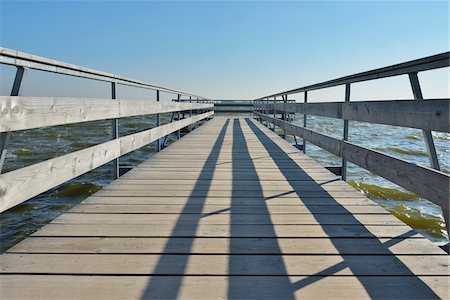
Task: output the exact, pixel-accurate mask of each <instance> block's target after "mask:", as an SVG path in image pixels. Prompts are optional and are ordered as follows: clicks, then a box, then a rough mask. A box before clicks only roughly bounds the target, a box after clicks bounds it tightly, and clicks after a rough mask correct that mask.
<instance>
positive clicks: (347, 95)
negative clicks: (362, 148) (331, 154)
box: [341, 83, 350, 181]
mask: <svg viewBox="0 0 450 300" xmlns="http://www.w3.org/2000/svg"><path fill="white" fill-rule="evenodd" d="M345 102H350V83H347V84H346V85H345ZM343 140H344V141H348V120H345V119H344V139H343ZM341 174H342V175H341V176H342V180H344V181H346V180H347V159H345V158H344V157H342V170H341Z"/></svg>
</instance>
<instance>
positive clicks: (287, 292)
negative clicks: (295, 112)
mask: <svg viewBox="0 0 450 300" xmlns="http://www.w3.org/2000/svg"><path fill="white" fill-rule="evenodd" d="M232 158H233V159H232V163H233V165H232V166H233V168H232V170H233V171H232V175H233V190H232V197H231V211H230V234H231V239H230V252H233V251H234V250H235V249H239V248H240V247H241V243H240V239H239V238H238V237H242V236H245V237H253V236H254V234H255V232H254V227H252V226H241V225H239V220H242V218H240V217H242V215H241V216H239V212H238V210H239V207H238V205H239V204H237V202H236V201H237V200H238V197H239V196H238V194H239V193H238V192H239V185H238V183H239V182H241V181H243V180H245V179H246V178H249V177H251V178H253V180H255V181H256V185H255V188H254V189H253V190H252V191H251V194H252V197H255V198H257V199H258V200H259V201H258V200H256V201H258V202H256V203H255V205H257V206H258V208H259V210H258V217H259V219H258V220H259V221H260V222H261V223H264V224H269V225H270V224H272V221H271V217H270V213H269V209H268V207H267V202H266V201H265V199H264V194H263V189H262V186H261V184H260V182H259V177H258V174H257V172H256V168H255V166H254V164H253V159H252V158H251V157H250V152H249V150H248V147H247V141H246V139H245V136H244V133H243V131H242V128H241V124H240V120H239V119H234V123H233V145H232ZM242 165H245V166H246V167H247V168H246V169H245V173H246V174H245V176H244V174H243V170H242V169H240V168H238V166H242ZM247 180H248V179H247ZM265 234H267V236H271V237H275V236H276V233H275V228H274V227H273V226H265ZM258 246H260V247H264V249H261V250H262V251H257V252H264V250H265V251H267V250H268V249H270V250H271V259H270V263H268V262H267V261H266V260H265V259H264V257H263V256H258V255H248V256H247V255H233V254H230V256H229V260H228V274H229V277H228V295H227V297H228V299H294V295H293V292H292V287H291V283H290V281H289V277H288V276H287V270H286V266H285V264H284V261H283V258H282V256H281V249H280V247H279V245H278V241H277V239H276V238H268V239H267V243H263V244H260V245H258ZM258 246H256V245H255V247H258ZM275 269H276V272H277V274H280V275H278V276H273V277H271V284H267V280H259V281H256V280H255V281H251V284H248V281H246V280H243V278H242V277H241V276H235V275H243V274H244V275H259V274H260V273H264V271H263V272H262V270H275ZM274 286H276V288H274Z"/></svg>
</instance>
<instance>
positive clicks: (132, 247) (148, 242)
mask: <svg viewBox="0 0 450 300" xmlns="http://www.w3.org/2000/svg"><path fill="white" fill-rule="evenodd" d="M169 240H170V241H171V243H173V244H172V245H173V247H172V248H171V250H170V253H172V254H176V253H178V254H185V253H184V252H185V250H184V249H186V247H188V246H189V245H190V244H191V243H192V248H191V250H190V254H267V255H269V254H275V255H279V254H280V253H281V254H316V253H317V252H318V251H317V249H321V250H320V253H321V254H322V255H326V254H333V255H351V254H378V255H381V254H384V255H391V254H395V255H398V254H424V255H427V254H435V255H447V253H446V252H445V251H444V250H442V249H440V248H438V247H435V246H434V245H433V244H432V243H431V242H430V241H429V240H427V239H425V238H419V237H417V238H411V237H408V238H394V239H379V240H378V239H374V238H360V239H354V238H340V239H335V240H332V239H328V238H314V239H313V238H284V239H278V240H277V241H276V242H274V240H273V239H268V238H238V239H234V240H233V241H232V242H231V239H230V238H196V239H195V240H193V241H192V240H191V239H188V238H173V239H171V238H96V237H91V238H62V237H58V238H55V237H32V238H28V239H26V240H24V241H22V242H20V243H19V244H17V245H15V246H14V247H12V248H10V249H9V250H8V251H7V252H8V253H60V254H64V253H86V254H89V253H90V254H96V253H97V254H109V253H116V254H119V253H123V254H127V253H141V254H163V253H165V246H166V244H167V242H168V241H169ZM333 243H338V244H339V249H336V247H335V246H334V245H333Z"/></svg>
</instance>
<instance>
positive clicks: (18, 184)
mask: <svg viewBox="0 0 450 300" xmlns="http://www.w3.org/2000/svg"><path fill="white" fill-rule="evenodd" d="M213 113H214V112H207V113H204V114H200V115H197V116H193V117H190V118H186V119H183V120H180V121H176V122H173V123H169V124H166V125H162V126H160V127H156V128H152V129H149V130H145V131H142V132H138V133H135V134H131V135H128V136H124V137H121V138H118V139H115V140H112V141H108V142H105V143H102V144H99V145H96V146H92V147H89V148H86V149H83V150H79V151H76V152H73V153H70V154H66V155H63V156H60V157H57V158H53V159H50V160H47V161H43V162H40V163H36V164H34V165H31V166H28V167H25V168H21V169H18V170H14V171H11V172H8V173H6V174H2V175H0V211H5V210H7V209H9V208H11V207H13V206H15V205H17V204H19V203H22V202H24V201H26V200H28V199H30V198H31V197H33V196H36V195H38V194H40V193H42V192H45V191H47V190H49V189H51V188H53V187H55V186H58V185H59V184H61V183H64V182H66V181H68V180H70V179H72V178H75V177H77V176H80V175H81V174H84V173H86V172H88V171H90V170H93V169H95V168H97V167H99V166H101V165H103V164H105V163H107V162H109V161H111V160H113V159H115V158H117V157H120V156H121V155H124V154H126V153H128V152H131V151H133V150H136V149H138V148H140V147H142V146H144V145H146V144H149V143H151V142H154V141H156V140H157V139H159V138H161V137H163V136H165V135H167V134H170V133H172V132H175V131H176V130H178V129H181V128H183V127H186V126H187V125H189V124H192V123H194V122H196V121H199V120H202V119H205V118H207V117H210V116H211V115H213Z"/></svg>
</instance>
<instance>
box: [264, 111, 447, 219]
mask: <svg viewBox="0 0 450 300" xmlns="http://www.w3.org/2000/svg"><path fill="white" fill-rule="evenodd" d="M257 115H258V116H260V117H261V118H263V119H265V120H269V121H271V122H274V123H275V125H277V126H279V127H281V128H283V129H285V130H286V132H287V133H288V134H293V135H296V136H300V137H303V138H305V139H306V140H307V141H309V142H311V143H313V144H315V145H317V146H319V147H321V148H322V149H324V150H326V151H328V152H331V153H333V154H335V155H338V156H340V157H343V158H345V159H347V160H348V161H349V162H352V163H354V164H356V165H358V166H360V167H362V168H364V169H366V170H369V171H371V172H373V173H375V174H377V175H379V176H381V177H383V178H386V179H388V180H390V181H392V182H394V183H396V184H398V185H400V186H401V187H403V188H405V189H407V190H409V191H411V192H413V193H416V194H418V195H420V196H422V197H424V198H425V199H428V200H429V201H431V202H433V203H435V204H437V205H439V206H441V207H442V208H443V209H445V210H447V211H448V210H449V201H448V199H449V198H450V196H449V189H448V188H447V187H448V186H449V183H450V176H449V175H447V174H445V173H443V172H440V171H437V170H434V169H430V168H427V167H423V166H419V165H416V164H414V163H411V162H408V161H405V160H403V159H400V158H396V157H393V156H390V155H387V154H384V153H381V152H379V151H375V150H371V149H367V148H364V147H360V146H357V145H354V144H352V143H349V142H346V141H340V140H337V139H335V138H332V137H329V136H326V135H323V134H320V133H317V132H314V131H311V130H309V129H306V128H302V127H298V126H295V125H293V124H289V123H287V122H285V121H282V120H278V119H274V118H272V117H269V116H265V115H261V114H259V113H257Z"/></svg>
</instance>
